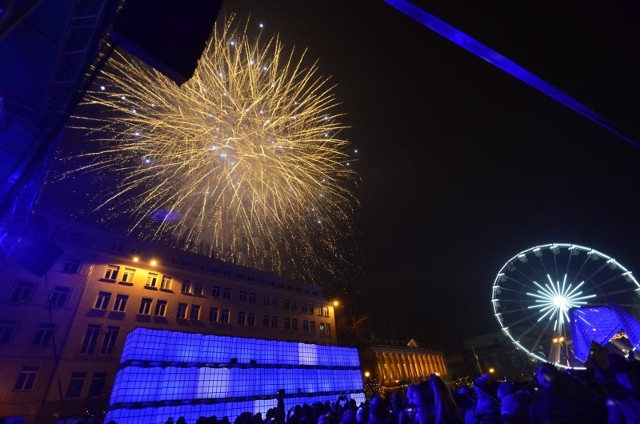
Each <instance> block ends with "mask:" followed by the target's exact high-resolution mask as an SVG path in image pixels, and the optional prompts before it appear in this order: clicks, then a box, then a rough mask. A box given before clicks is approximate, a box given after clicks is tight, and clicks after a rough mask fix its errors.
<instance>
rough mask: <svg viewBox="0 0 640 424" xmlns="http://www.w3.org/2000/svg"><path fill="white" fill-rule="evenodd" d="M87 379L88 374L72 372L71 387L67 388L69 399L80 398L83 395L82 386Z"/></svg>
mask: <svg viewBox="0 0 640 424" xmlns="http://www.w3.org/2000/svg"><path fill="white" fill-rule="evenodd" d="M86 378H87V373H86V372H72V373H71V380H69V386H67V397H80V395H81V394H82V386H84V380H85V379H86Z"/></svg>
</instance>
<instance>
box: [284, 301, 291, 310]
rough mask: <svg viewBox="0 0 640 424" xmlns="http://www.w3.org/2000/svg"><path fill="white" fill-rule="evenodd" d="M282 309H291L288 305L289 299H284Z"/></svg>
mask: <svg viewBox="0 0 640 424" xmlns="http://www.w3.org/2000/svg"><path fill="white" fill-rule="evenodd" d="M282 307H283V308H284V309H291V305H290V304H289V299H285V300H284V301H283V302H282Z"/></svg>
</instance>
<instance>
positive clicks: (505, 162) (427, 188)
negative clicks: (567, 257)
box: [218, 0, 640, 353]
mask: <svg viewBox="0 0 640 424" xmlns="http://www.w3.org/2000/svg"><path fill="white" fill-rule="evenodd" d="M416 4H417V5H419V6H421V7H422V8H423V9H424V10H425V11H427V12H429V13H431V14H434V15H436V16H437V17H439V18H440V19H442V20H444V21H446V22H448V23H449V24H451V25H453V26H455V27H457V28H458V29H459V30H461V31H463V32H465V33H467V34H469V35H471V36H473V37H474V38H476V39H477V40H478V41H480V42H482V43H484V44H486V45H488V46H489V47H491V48H493V49H495V50H496V51H498V52H499V53H501V54H502V55H504V56H506V57H507V58H509V59H511V60H513V61H515V62H516V63H518V64H519V65H521V66H523V67H525V68H527V69H528V70H529V71H531V72H533V73H535V74H536V75H538V76H539V77H541V78H543V79H545V80H546V81H547V82H549V83H550V84H553V85H554V86H556V87H557V88H558V89H560V90H562V91H564V92H565V93H567V94H569V95H570V96H572V97H574V98H575V99H576V100H578V101H580V102H582V103H583V104H585V105H587V106H589V107H590V108H591V109H593V110H594V111H596V112H598V113H600V114H601V115H603V116H605V117H606V118H608V119H609V120H611V121H612V122H613V123H614V125H615V126H616V128H618V129H619V130H620V131H623V132H625V133H626V134H627V135H628V136H630V137H631V138H633V139H635V140H638V142H640V124H638V119H637V117H638V105H637V99H638V98H640V81H639V79H638V75H640V55H639V53H638V52H640V46H638V43H639V42H640V41H639V40H640V7H639V6H638V5H637V4H634V3H633V2H632V0H620V1H617V2H613V3H610V4H606V8H605V9H603V7H605V6H604V3H602V2H595V1H590V0H589V1H587V2H580V3H573V4H572V5H568V4H557V2H551V1H542V2H540V1H535V2H534V1H528V0H525V1H518V2H507V1H495V0H486V1H482V2H477V1H471V0H455V1H451V0H448V1H446V2H443V1H419V2H416ZM231 12H233V13H237V14H238V16H239V17H241V18H245V17H247V16H248V15H249V14H251V20H252V21H255V23H263V24H264V25H265V28H264V29H263V31H264V32H265V34H267V35H271V34H273V33H279V34H280V37H281V39H282V41H283V43H284V44H285V47H289V48H290V47H296V48H307V49H308V53H307V54H308V57H309V58H312V59H318V60H319V64H318V66H319V69H320V72H321V73H322V74H323V75H328V76H329V75H330V76H331V77H332V81H333V82H334V83H335V84H337V87H336V95H337V97H338V99H339V100H340V101H341V102H342V107H343V109H344V111H345V112H346V117H345V118H344V122H345V123H346V124H348V125H349V126H350V127H351V128H350V129H349V130H347V131H346V132H345V134H344V135H345V137H346V138H347V139H349V140H350V141H351V142H352V144H353V147H354V148H357V149H358V151H359V154H358V161H357V162H356V163H355V167H356V169H357V170H358V172H359V173H360V175H361V177H362V184H361V187H360V193H359V198H360V199H361V201H362V209H361V211H360V213H359V215H358V217H357V230H358V232H359V233H360V234H361V238H362V240H361V246H362V249H363V255H364V258H365V261H366V262H365V267H364V269H365V275H364V278H363V281H362V283H361V293H360V294H359V295H357V296H353V298H351V299H345V300H344V302H349V303H352V304H353V305H354V306H355V307H358V308H360V309H361V310H362V311H365V312H369V313H370V314H371V316H372V318H373V328H374V334H375V335H376V337H380V338H394V339H404V338H415V339H416V340H418V341H421V342H424V343H426V344H431V345H439V346H442V347H443V348H444V349H445V351H446V353H454V352H457V351H458V350H460V348H461V346H462V341H463V339H465V338H468V337H472V336H475V335H480V334H485V333H490V332H495V331H498V330H499V326H498V324H497V322H496V320H495V319H494V317H493V310H492V307H491V302H490V301H491V286H492V284H493V281H494V279H495V276H496V273H497V272H498V271H499V270H500V268H501V267H502V265H503V264H504V263H505V262H506V261H507V260H509V259H510V258H511V257H512V256H514V255H515V254H517V253H518V252H520V251H523V250H525V249H527V248H529V247H533V246H535V245H539V244H547V243H554V242H558V243H574V244H580V245H583V246H589V247H592V248H594V249H596V250H599V251H600V252H603V253H605V254H607V255H609V256H612V257H614V258H616V259H617V260H618V261H619V262H621V263H622V264H623V265H624V266H626V267H627V268H628V269H630V270H631V271H636V272H638V273H640V257H638V255H637V251H636V247H635V246H636V243H637V242H638V240H640V226H639V225H638V219H637V215H638V206H640V192H638V187H639V183H640V167H639V166H638V164H640V148H638V147H635V146H634V145H632V144H631V143H629V142H627V141H625V140H623V139H621V138H620V137H617V136H615V135H614V134H612V133H610V132H608V131H607V130H605V129H603V128H602V127H600V126H598V125H596V124H595V123H593V122H591V121H590V120H588V119H586V118H585V117H583V116H581V115H579V114H577V113H576V112H574V111H572V110H571V109H569V108H567V107H566V106H563V105H562V104H560V103H558V102H556V101H555V100H552V99H550V98H549V97H547V96H546V95H544V94H542V93H540V92H539V91H537V90H535V89H534V88H532V87H530V86H528V85H526V84H525V83H523V82H521V81H519V80H517V79H516V78H514V77H513V76H511V75H508V74H506V73H504V72H503V71H502V70H500V69H498V68H496V67H494V66H493V65H491V64H489V63H487V62H485V61H484V60H482V59H480V58H478V57H476V56H474V55H473V54H471V53H470V52H468V51H466V50H464V49H463V48H461V47H459V46H457V45H455V44H454V43H452V42H451V41H449V40H447V39H445V38H444V37H442V36H440V35H438V34H436V33H434V32H433V31H431V30H430V29H428V28H426V27H424V26H422V25H421V24H420V23H417V22H415V21H414V20H412V19H411V18H410V17H408V16H406V15H404V14H403V13H401V12H400V11H398V10H396V9H395V8H394V7H392V6H391V5H389V4H386V3H385V2H384V1H383V0H367V1H366V2H364V1H356V0H324V1H315V0H314V1H309V0H305V1H300V0H286V1H285V0H270V1H264V0H225V1H224V3H223V5H222V9H221V11H220V14H219V17H218V19H219V21H221V19H222V18H223V17H224V15H225V14H227V13H231Z"/></svg>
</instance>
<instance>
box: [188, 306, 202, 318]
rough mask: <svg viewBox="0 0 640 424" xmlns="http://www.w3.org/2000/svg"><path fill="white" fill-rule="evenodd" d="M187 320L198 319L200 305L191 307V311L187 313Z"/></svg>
mask: <svg viewBox="0 0 640 424" xmlns="http://www.w3.org/2000/svg"><path fill="white" fill-rule="evenodd" d="M189 319H190V320H196V321H197V320H199V319H200V305H191V310H190V311H189Z"/></svg>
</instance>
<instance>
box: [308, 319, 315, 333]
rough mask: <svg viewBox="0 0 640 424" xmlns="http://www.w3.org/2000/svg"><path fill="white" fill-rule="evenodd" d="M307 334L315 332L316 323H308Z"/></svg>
mask: <svg viewBox="0 0 640 424" xmlns="http://www.w3.org/2000/svg"><path fill="white" fill-rule="evenodd" d="M309 332H310V333H315V332H316V323H315V322H313V321H309Z"/></svg>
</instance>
